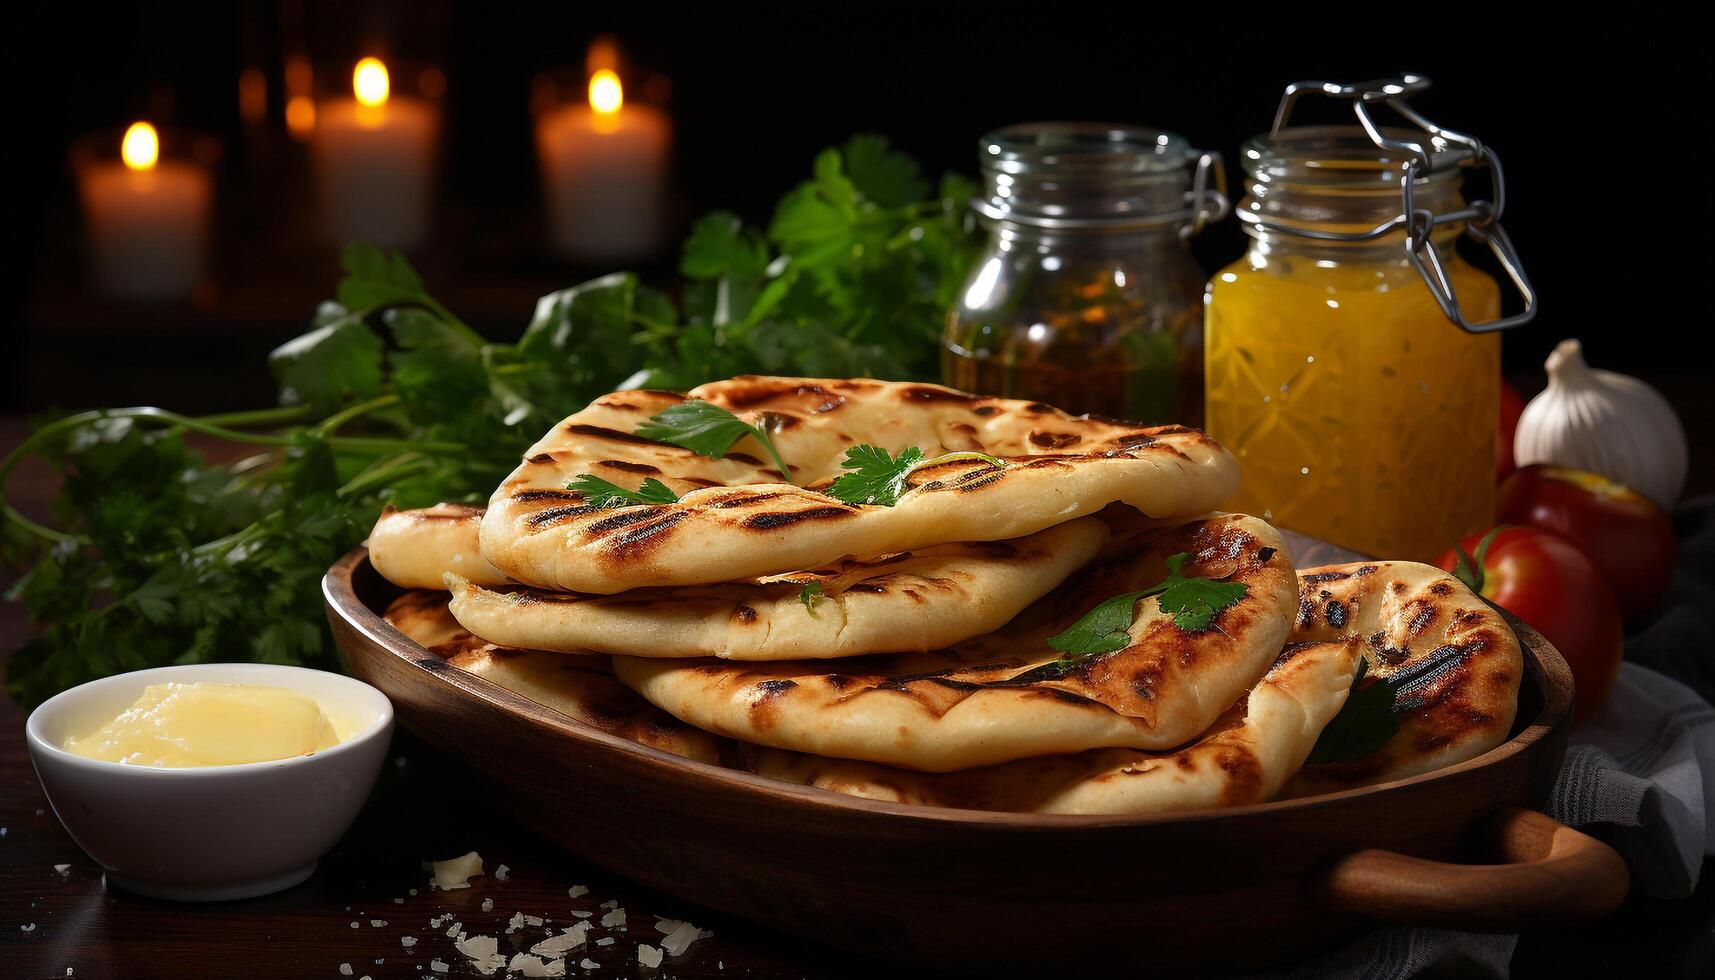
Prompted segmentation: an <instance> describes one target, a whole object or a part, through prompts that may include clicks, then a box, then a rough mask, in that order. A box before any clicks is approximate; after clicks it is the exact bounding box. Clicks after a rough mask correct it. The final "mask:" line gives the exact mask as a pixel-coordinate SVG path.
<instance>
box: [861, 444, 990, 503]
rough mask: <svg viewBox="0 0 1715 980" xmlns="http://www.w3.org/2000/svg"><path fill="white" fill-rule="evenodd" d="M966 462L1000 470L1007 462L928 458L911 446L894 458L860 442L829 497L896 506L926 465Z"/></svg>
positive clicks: (972, 455) (983, 456) (982, 456)
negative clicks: (986, 465)
mask: <svg viewBox="0 0 1715 980" xmlns="http://www.w3.org/2000/svg"><path fill="white" fill-rule="evenodd" d="M966 459H978V460H982V461H983V462H986V463H988V464H989V465H990V466H993V467H995V468H997V469H998V468H1000V467H1004V466H1005V465H1006V461H1005V460H1003V459H1000V458H999V457H996V456H990V455H989V454H988V453H977V452H956V453H942V454H941V455H939V456H936V457H935V458H933V459H928V458H925V457H924V455H923V450H921V449H918V448H917V447H916V446H907V447H906V448H905V449H902V450H900V452H899V455H898V456H890V455H888V452H887V450H885V449H882V448H881V447H880V446H872V445H870V444H868V443H860V444H859V445H856V446H853V447H851V448H850V449H847V450H846V457H845V460H844V461H843V462H842V463H841V464H840V466H841V468H843V469H846V470H850V472H848V473H842V474H840V475H839V476H838V477H836V478H835V479H834V482H833V484H832V485H830V486H829V487H828V496H830V497H833V498H834V499H836V500H838V501H840V502H841V503H847V504H853V505H857V504H875V505H878V506H881V507H892V506H895V505H896V504H898V503H899V498H900V497H902V496H904V495H905V491H906V490H907V489H908V487H907V481H908V480H909V479H910V477H911V474H912V473H915V472H917V471H918V470H920V469H923V468H924V467H926V466H936V465H939V464H941V463H952V462H957V461H959V460H966Z"/></svg>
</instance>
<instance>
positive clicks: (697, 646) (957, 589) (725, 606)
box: [448, 517, 1108, 660]
mask: <svg viewBox="0 0 1715 980" xmlns="http://www.w3.org/2000/svg"><path fill="white" fill-rule="evenodd" d="M1107 537H1108V532H1107V528H1106V526H1105V525H1103V524H1102V522H1101V521H1099V520H1097V519H1095V518H1093V517H1086V518H1081V519H1079V520H1076V521H1071V522H1068V523H1065V524H1057V525H1055V526H1053V527H1051V528H1048V529H1047V530H1045V531H1038V532H1036V533H1035V534H1032V535H1030V536H1028V537H1024V538H1019V539H1017V540H1015V541H982V542H975V543H967V544H939V545H931V546H929V547H927V548H923V549H921V550H918V551H912V552H904V553H901V554H897V555H885V556H882V557H880V558H876V559H872V560H867V561H860V560H857V559H849V558H848V559H846V560H844V561H839V562H835V563H834V564H832V565H830V566H828V567H826V568H819V569H813V570H810V571H804V572H794V573H791V574H788V575H780V576H774V577H771V578H764V579H761V580H752V581H750V582H735V583H726V584H720V585H685V586H676V587H669V588H658V589H634V590H632V591H630V592H626V593H623V594H621V595H618V596H594V595H584V594H579V593H570V592H546V591H542V590H538V589H524V588H515V589H512V590H507V591H490V590H488V589H484V588H481V587H479V586H476V585H473V584H471V583H469V582H466V581H464V580H463V579H461V578H458V577H456V576H449V577H448V583H449V587H450V588H451V589H452V595H453V598H452V606H451V608H452V613H453V615H454V616H455V617H457V618H458V621H459V622H460V623H462V624H464V626H465V627H466V628H467V629H469V630H470V631H471V632H472V633H475V634H476V635H478V636H481V637H483V638H484V639H487V640H490V641H492V642H494V643H498V644H500V645H502V646H512V647H526V648H530V649H536V650H558V651H563V652H568V653H572V652H581V651H585V650H602V651H604V652H607V653H618V654H630V655H632V656H637V657H721V658H724V659H730V660H792V659H820V658H828V657H851V656H856V655H859V654H865V653H883V652H908V651H924V650H935V649H939V648H941V647H944V646H950V645H952V644H954V643H957V642H959V641H961V640H967V639H970V638H971V637H973V636H979V635H981V634H983V633H987V632H989V631H991V630H995V629H999V628H1000V627H1001V626H1003V625H1005V624H1006V622H1007V621H1008V620H1010V619H1012V618H1013V617H1014V616H1015V615H1017V614H1018V612H1019V611H1020V610H1022V609H1023V608H1024V607H1026V606H1028V605H1029V604H1030V603H1032V602H1035V601H1036V600H1037V599H1039V598H1041V597H1042V596H1043V595H1044V594H1045V593H1047V592H1048V591H1049V590H1050V589H1052V588H1054V587H1055V586H1057V585H1059V584H1060V583H1061V582H1062V581H1063V580H1064V579H1065V578H1066V577H1067V576H1068V575H1071V574H1072V573H1073V572H1075V571H1077V570H1078V569H1080V568H1082V567H1083V566H1084V565H1085V564H1087V563H1088V562H1089V561H1090V559H1091V558H1093V557H1095V554H1096V552H1097V551H1098V550H1099V549H1100V548H1101V547H1102V545H1103V544H1104V543H1105V542H1106V541H1107ZM808 584H815V585H817V586H819V587H820V588H821V590H822V595H821V596H820V597H819V598H815V597H813V598H811V599H810V601H809V602H808V603H806V601H805V600H804V597H803V596H804V593H803V589H804V587H805V586H806V585H808Z"/></svg>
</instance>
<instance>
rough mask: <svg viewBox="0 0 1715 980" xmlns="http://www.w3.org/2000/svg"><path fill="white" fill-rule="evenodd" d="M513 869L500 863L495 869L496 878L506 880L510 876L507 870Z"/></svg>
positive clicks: (496, 879)
mask: <svg viewBox="0 0 1715 980" xmlns="http://www.w3.org/2000/svg"><path fill="white" fill-rule="evenodd" d="M511 870H512V869H511V868H508V867H507V866H506V865H504V864H502V865H500V866H499V867H497V868H495V869H494V880H495V881H505V880H506V879H507V877H508V875H507V872H509V871H511Z"/></svg>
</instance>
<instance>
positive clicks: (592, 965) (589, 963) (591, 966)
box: [578, 956, 601, 970]
mask: <svg viewBox="0 0 1715 980" xmlns="http://www.w3.org/2000/svg"><path fill="white" fill-rule="evenodd" d="M578 965H579V966H581V967H583V968H584V969H586V970H599V969H601V964H600V963H597V962H596V961H595V960H592V959H590V958H589V957H587V956H586V957H584V958H583V959H581V960H579V961H578Z"/></svg>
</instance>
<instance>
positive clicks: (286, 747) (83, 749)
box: [65, 681, 351, 769]
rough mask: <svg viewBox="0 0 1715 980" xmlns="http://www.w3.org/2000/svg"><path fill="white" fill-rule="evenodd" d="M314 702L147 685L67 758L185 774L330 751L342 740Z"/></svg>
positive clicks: (204, 687)
mask: <svg viewBox="0 0 1715 980" xmlns="http://www.w3.org/2000/svg"><path fill="white" fill-rule="evenodd" d="M349 728H350V726H344V725H339V724H337V723H336V721H335V719H333V718H331V717H329V716H328V714H326V713H325V712H323V711H322V707H321V705H320V704H318V703H317V702H316V701H315V699H313V698H311V697H309V696H308V695H305V694H301V693H299V692H297V691H290V690H287V689H285V688H283V687H267V686H263V685H254V684H213V683H206V682H201V681H199V682H196V683H192V684H178V683H168V684H151V685H149V686H148V687H146V688H144V689H143V693H142V695H141V696H139V697H138V698H137V700H136V701H135V702H134V703H133V704H132V705H131V706H130V707H129V708H126V709H125V710H124V711H122V712H120V713H119V715H118V716H117V717H115V718H114V719H113V720H111V721H109V722H108V723H107V724H105V725H103V726H101V727H100V728H97V729H96V730H95V731H93V732H91V733H89V734H88V735H85V736H82V737H75V738H68V739H66V742H65V750H66V751H67V752H71V753H73V754H74V755H81V756H84V757H85V758H89V759H100V760H102V761H105V762H118V763H122V764H124V765H134V766H154V767H158V768H163V769H186V768H194V767H200V766H231V765H239V764H243V763H251V762H270V761H273V760H275V759H287V758H291V757H292V756H299V755H309V754H310V753H312V752H318V751H320V750H322V749H327V748H332V747H333V746H335V745H338V744H339V743H340V742H341V741H343V740H344V739H345V738H347V737H349V736H350V734H351V732H350V730H349Z"/></svg>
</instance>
